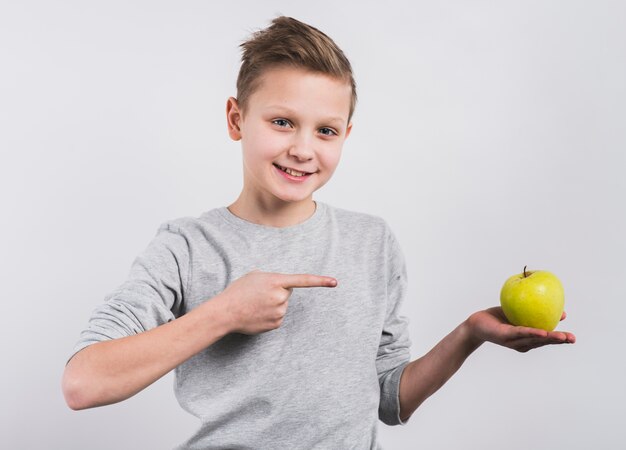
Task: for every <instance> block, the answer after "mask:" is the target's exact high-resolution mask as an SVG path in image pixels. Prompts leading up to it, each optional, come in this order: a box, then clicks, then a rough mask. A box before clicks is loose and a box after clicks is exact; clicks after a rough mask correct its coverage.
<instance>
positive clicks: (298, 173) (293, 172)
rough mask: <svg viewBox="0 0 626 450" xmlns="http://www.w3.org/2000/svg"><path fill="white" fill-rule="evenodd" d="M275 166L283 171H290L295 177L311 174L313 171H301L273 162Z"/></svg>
mask: <svg viewBox="0 0 626 450" xmlns="http://www.w3.org/2000/svg"><path fill="white" fill-rule="evenodd" d="M273 164H274V166H275V167H277V168H278V169H280V170H282V171H283V172H286V173H288V174H289V175H291V176H294V177H303V176H305V175H311V173H313V172H301V171H299V170H295V169H290V168H289V167H283V166H279V165H278V164H276V163H273Z"/></svg>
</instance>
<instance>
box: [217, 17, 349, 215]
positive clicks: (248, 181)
mask: <svg viewBox="0 0 626 450" xmlns="http://www.w3.org/2000/svg"><path fill="white" fill-rule="evenodd" d="M242 47H243V48H244V52H243V58H242V59H243V62H242V66H241V70H240V73H239V78H238V80H237V90H238V94H237V95H238V98H236V99H235V98H233V97H230V98H229V99H228V101H227V103H226V117H227V123H228V133H229V135H230V137H231V138H232V139H233V140H235V141H241V149H242V156H243V169H244V187H243V191H242V193H241V195H240V197H239V199H238V200H237V201H236V202H235V204H234V205H231V207H232V208H233V210H235V211H237V212H239V213H240V214H241V215H242V216H246V215H248V216H249V215H251V214H250V211H251V210H254V209H260V210H261V212H263V211H265V212H266V211H267V210H269V209H273V208H274V207H276V206H278V207H280V208H282V207H283V206H286V205H287V204H290V205H292V206H293V207H295V208H300V210H301V211H304V210H308V211H310V207H311V206H312V204H313V202H312V194H313V192H315V191H316V190H318V189H319V188H320V187H322V186H323V185H324V184H325V183H326V182H327V181H328V180H329V179H330V178H331V177H332V175H333V172H334V171H335V169H336V167H337V165H338V163H339V160H340V157H341V151H342V147H343V143H344V141H345V139H346V138H347V137H348V135H349V134H350V131H351V129H352V123H351V117H352V113H353V111H354V104H355V102H356V91H355V88H354V86H355V83H354V79H353V77H352V69H351V67H350V63H349V62H348V60H347V58H346V57H345V56H344V54H343V53H342V52H341V50H340V49H339V48H338V47H337V46H336V45H335V44H334V43H333V42H332V40H331V39H330V38H328V37H327V36H326V35H324V34H323V33H321V32H320V31H319V30H316V29H315V28H313V27H311V26H309V25H306V24H303V23H302V22H298V21H297V20H295V19H291V18H288V17H279V18H277V19H274V21H273V23H272V25H271V26H270V27H269V28H267V29H265V30H262V31H259V32H257V33H255V34H254V35H253V37H252V38H251V39H250V40H248V41H246V42H245V43H244V44H242ZM259 205H263V206H262V207H261V206H259ZM243 211H248V213H244V212H243ZM292 211H293V209H292ZM292 219H293V218H292ZM257 220H260V219H258V218H257ZM270 221H271V220H270Z"/></svg>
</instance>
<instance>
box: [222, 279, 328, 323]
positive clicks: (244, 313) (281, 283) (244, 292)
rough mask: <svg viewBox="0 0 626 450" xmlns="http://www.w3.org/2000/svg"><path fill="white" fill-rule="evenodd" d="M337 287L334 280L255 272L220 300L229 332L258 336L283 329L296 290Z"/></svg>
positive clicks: (229, 287)
mask: <svg viewBox="0 0 626 450" xmlns="http://www.w3.org/2000/svg"><path fill="white" fill-rule="evenodd" d="M335 286H337V280H336V279H334V278H332V277H325V276H319V275H310V274H282V273H271V272H261V271H259V270H254V271H252V272H250V273H247V274H246V275H244V276H243V277H241V278H239V279H237V280H235V281H233V282H232V283H231V284H230V285H228V287H227V288H226V289H224V291H223V292H222V293H221V294H220V295H219V298H221V299H222V300H223V301H224V302H225V310H226V312H227V315H228V321H229V324H230V326H229V330H230V332H236V333H244V334H258V333H262V332H265V331H270V330H273V329H276V328H278V327H280V325H281V324H282V323H283V319H284V317H285V314H286V313H287V304H288V300H289V296H290V295H291V293H292V292H293V288H310V287H335Z"/></svg>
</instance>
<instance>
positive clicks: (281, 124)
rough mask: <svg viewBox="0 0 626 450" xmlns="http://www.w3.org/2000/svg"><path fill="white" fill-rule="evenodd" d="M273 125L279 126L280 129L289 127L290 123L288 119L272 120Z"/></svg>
mask: <svg viewBox="0 0 626 450" xmlns="http://www.w3.org/2000/svg"><path fill="white" fill-rule="evenodd" d="M272 123H273V124H276V125H278V126H279V127H286V126H289V121H288V120H286V119H274V120H272Z"/></svg>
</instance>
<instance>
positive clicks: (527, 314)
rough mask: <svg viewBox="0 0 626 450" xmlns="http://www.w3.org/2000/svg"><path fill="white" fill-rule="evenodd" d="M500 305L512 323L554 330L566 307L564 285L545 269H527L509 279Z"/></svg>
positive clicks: (501, 292)
mask: <svg viewBox="0 0 626 450" xmlns="http://www.w3.org/2000/svg"><path fill="white" fill-rule="evenodd" d="M500 305H501V306H502V311H503V312H504V315H505V316H506V318H507V320H508V321H509V322H510V323H512V324H513V325H520V326H526V327H532V328H540V329H542V330H546V331H552V330H554V329H555V328H556V326H557V325H558V323H559V321H560V320H561V315H562V314H563V308H564V306H565V295H564V292H563V285H562V284H561V282H560V281H559V279H558V278H557V277H556V276H555V275H554V274H552V273H550V272H548V271H545V270H537V271H526V268H524V272H523V273H520V274H517V275H513V276H512V277H510V278H509V279H507V280H506V282H505V283H504V285H503V286H502V290H501V291H500Z"/></svg>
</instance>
